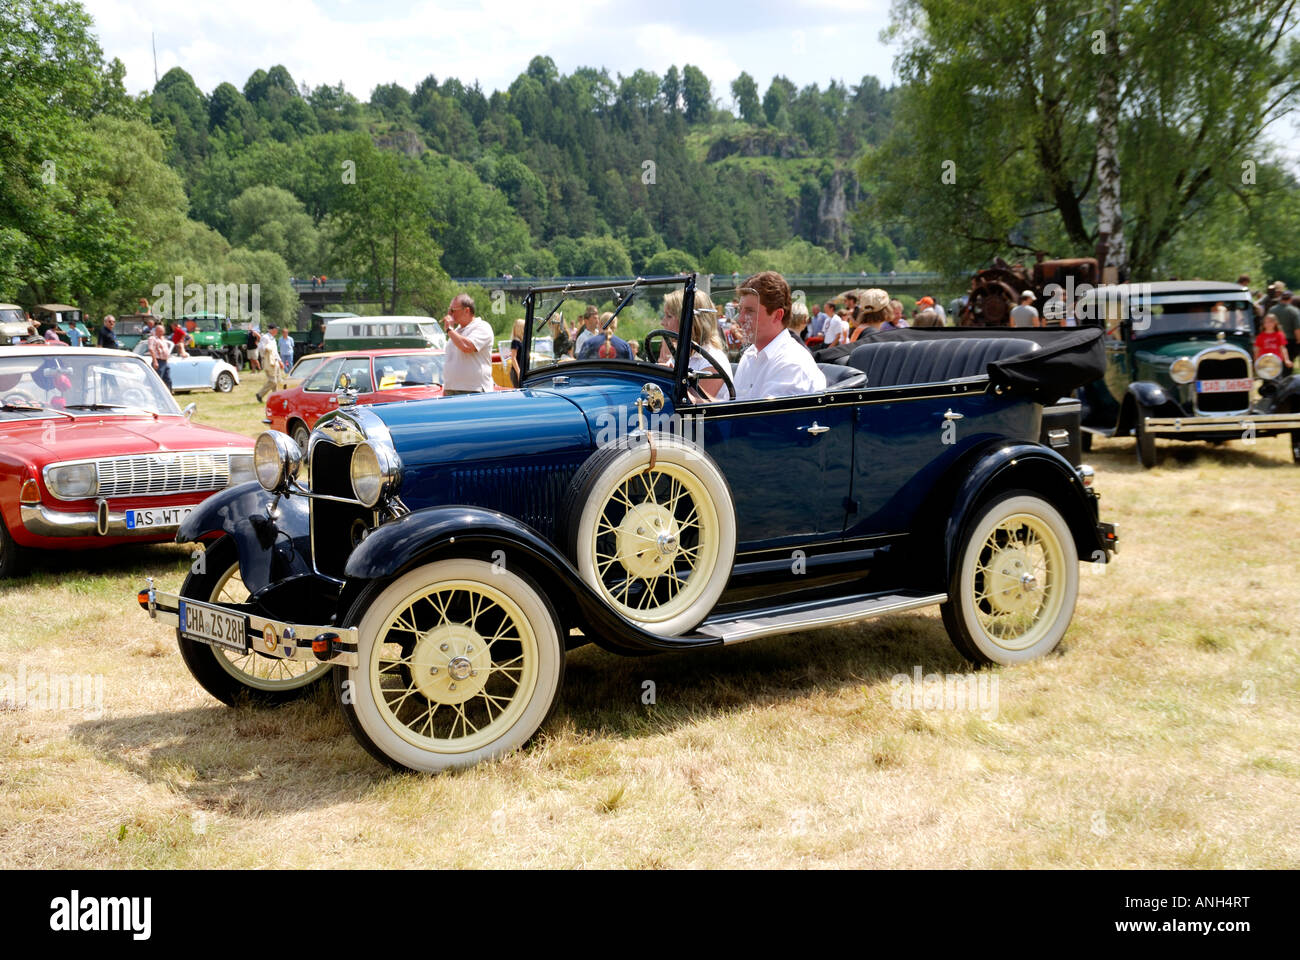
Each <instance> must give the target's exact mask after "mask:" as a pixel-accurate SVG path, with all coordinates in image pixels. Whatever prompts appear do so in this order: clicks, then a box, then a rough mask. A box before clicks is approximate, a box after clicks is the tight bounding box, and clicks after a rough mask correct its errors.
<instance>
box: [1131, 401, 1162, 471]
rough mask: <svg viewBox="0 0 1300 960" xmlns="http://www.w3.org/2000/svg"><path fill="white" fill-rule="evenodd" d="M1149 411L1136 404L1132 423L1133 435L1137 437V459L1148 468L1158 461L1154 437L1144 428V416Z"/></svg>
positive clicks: (1158, 454) (1158, 456)
mask: <svg viewBox="0 0 1300 960" xmlns="http://www.w3.org/2000/svg"><path fill="white" fill-rule="evenodd" d="M1150 415H1151V411H1150V410H1149V409H1147V408H1146V407H1144V406H1141V405H1140V404H1139V405H1138V408H1137V413H1136V416H1137V421H1136V422H1135V423H1134V425H1133V436H1134V437H1136V438H1137V459H1138V463H1139V464H1141V465H1142V466H1143V467H1144V468H1145V469H1147V470H1150V469H1151V468H1152V467H1154V466H1156V465H1157V464H1158V463H1159V462H1160V453H1159V451H1157V450H1156V438H1155V436H1154V435H1153V434H1151V433H1149V432H1148V431H1147V428H1146V418H1147V417H1149V416H1150Z"/></svg>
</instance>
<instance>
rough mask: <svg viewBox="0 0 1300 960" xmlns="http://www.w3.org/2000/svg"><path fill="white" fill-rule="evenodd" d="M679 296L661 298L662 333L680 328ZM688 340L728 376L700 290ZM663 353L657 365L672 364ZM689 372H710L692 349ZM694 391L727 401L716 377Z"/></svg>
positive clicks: (709, 305) (710, 309)
mask: <svg viewBox="0 0 1300 960" xmlns="http://www.w3.org/2000/svg"><path fill="white" fill-rule="evenodd" d="M682 295H683V292H682V291H681V290H674V291H673V292H672V293H670V294H668V296H666V297H664V315H663V321H662V322H663V326H664V329H665V330H671V331H673V332H674V333H676V332H677V331H678V330H680V329H681V317H682ZM805 315H806V313H805ZM691 339H692V340H694V341H695V342H696V343H697V344H699V347H700V350H702V351H703V352H704V353H705V354H707V355H708V357H709V358H710V359H711V360H712V361H713V363H714V364H716V365H717V368H718V369H719V370H721V371H722V372H723V373H725V374H726V375H727V376H731V372H732V371H731V362H730V361H729V360H728V359H727V350H726V348H725V347H724V346H723V345H722V338H721V337H720V336H718V311H717V308H716V307H714V305H713V299H712V298H711V297H710V296H709V295H708V294H707V293H705V292H704V291H703V290H696V291H695V319H694V321H693V322H692V323H691ZM688 349H689V348H688ZM667 352H668V351H667V345H666V344H665V349H664V350H663V351H661V352H660V355H659V357H660V362H661V363H665V362H669V363H670V362H671V361H672V358H671V355H669V356H665V354H666V353H667ZM690 369H691V370H694V371H697V372H699V373H712V372H713V369H712V367H711V366H710V365H709V361H708V360H705V359H704V357H702V356H700V354H699V353H697V352H696V351H694V350H691V359H690ZM696 389H697V390H699V391H701V392H702V393H703V394H704V395H705V396H706V397H708V399H710V400H730V399H731V392H730V391H729V390H728V389H727V386H726V384H724V383H723V382H722V381H721V380H719V379H717V378H716V377H715V378H711V379H708V380H700V381H699V382H698V383H697V384H696Z"/></svg>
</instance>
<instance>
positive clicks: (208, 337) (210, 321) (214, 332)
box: [180, 313, 248, 370]
mask: <svg viewBox="0 0 1300 960" xmlns="http://www.w3.org/2000/svg"><path fill="white" fill-rule="evenodd" d="M180 322H181V324H182V325H184V327H185V329H186V330H188V331H189V332H190V335H191V336H192V337H193V338H194V348H193V350H191V351H190V352H191V353H196V354H199V355H200V356H203V355H207V356H212V357H220V358H221V359H222V360H225V361H226V362H227V363H229V364H231V365H232V366H233V367H234V368H235V369H236V370H239V369H240V368H242V367H243V365H244V358H245V356H246V355H247V349H246V344H247V341H248V331H247V330H244V329H240V328H239V327H237V326H236V325H235V324H233V323H232V322H231V321H230V318H229V317H226V316H225V315H223V314H220V313H187V314H185V316H183V317H181V318H180Z"/></svg>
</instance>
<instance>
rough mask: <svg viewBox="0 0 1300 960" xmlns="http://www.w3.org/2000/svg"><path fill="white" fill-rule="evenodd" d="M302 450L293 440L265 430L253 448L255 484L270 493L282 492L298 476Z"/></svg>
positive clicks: (285, 435)
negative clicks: (258, 484)
mask: <svg viewBox="0 0 1300 960" xmlns="http://www.w3.org/2000/svg"><path fill="white" fill-rule="evenodd" d="M301 466H302V450H301V449H299V447H298V444H296V443H294V441H293V438H292V437H290V436H289V435H288V434H286V433H281V432H280V431H279V430H267V431H266V432H264V433H263V434H262V435H261V436H260V437H258V438H257V443H256V444H255V445H254V446H253V471H254V473H256V474H257V482H258V483H260V484H261V485H262V488H263V489H265V490H269V491H270V492H271V493H277V492H282V491H283V489H284V487H285V486H287V485H288V483H289V481H291V480H293V479H295V478H296V477H297V476H298V468H299V467H301Z"/></svg>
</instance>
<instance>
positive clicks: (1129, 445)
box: [1083, 437, 1296, 474]
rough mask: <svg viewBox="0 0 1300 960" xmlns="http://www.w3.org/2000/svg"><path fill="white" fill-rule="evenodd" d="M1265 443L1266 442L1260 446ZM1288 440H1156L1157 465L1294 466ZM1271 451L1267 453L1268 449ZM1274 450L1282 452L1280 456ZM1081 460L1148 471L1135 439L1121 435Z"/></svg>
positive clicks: (1101, 466)
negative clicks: (1249, 442) (1214, 441)
mask: <svg viewBox="0 0 1300 960" xmlns="http://www.w3.org/2000/svg"><path fill="white" fill-rule="evenodd" d="M1262 444H1267V446H1261V445H1262ZM1289 444H1290V440H1289V439H1287V438H1286V437H1280V438H1279V437H1261V438H1259V439H1258V440H1257V441H1256V442H1255V443H1254V444H1250V445H1247V444H1246V442H1245V441H1241V440H1228V441H1224V442H1222V443H1217V444H1216V443H1212V442H1210V441H1206V440H1187V441H1180V440H1158V441H1157V442H1156V452H1157V454H1158V455H1159V460H1160V462H1159V464H1158V465H1157V466H1156V469H1161V468H1174V469H1179V468H1182V467H1196V466H1208V465H1211V464H1213V465H1216V466H1221V467H1243V468H1246V467H1249V468H1251V469H1253V470H1295V469H1296V464H1295V463H1294V462H1293V461H1292V459H1291V452H1290V448H1289ZM1270 450H1271V451H1272V453H1273V454H1274V455H1272V456H1270V453H1269V451H1270ZM1277 454H1282V456H1281V457H1279V456H1277ZM1083 459H1084V462H1086V463H1088V464H1090V465H1091V466H1093V467H1094V468H1096V469H1097V470H1098V471H1102V470H1104V471H1105V472H1107V473H1137V474H1142V473H1149V472H1150V471H1148V470H1147V469H1146V468H1145V467H1143V466H1142V465H1141V464H1140V463H1138V460H1137V452H1136V441H1134V440H1131V439H1128V440H1125V439H1120V440H1119V441H1117V442H1113V443H1107V444H1106V445H1105V446H1100V445H1097V446H1094V447H1093V448H1092V450H1090V451H1089V452H1088V453H1085V454H1084V455H1083Z"/></svg>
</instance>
